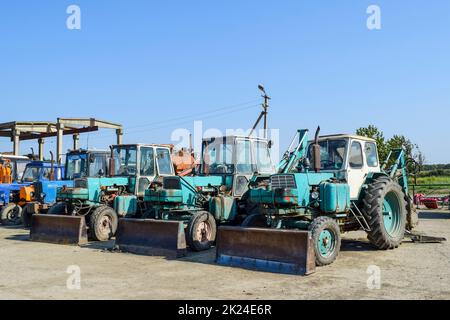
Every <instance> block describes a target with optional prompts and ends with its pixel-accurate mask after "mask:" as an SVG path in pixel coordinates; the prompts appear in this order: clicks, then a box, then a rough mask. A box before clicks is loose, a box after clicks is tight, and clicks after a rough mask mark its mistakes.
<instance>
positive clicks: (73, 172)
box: [21, 149, 111, 227]
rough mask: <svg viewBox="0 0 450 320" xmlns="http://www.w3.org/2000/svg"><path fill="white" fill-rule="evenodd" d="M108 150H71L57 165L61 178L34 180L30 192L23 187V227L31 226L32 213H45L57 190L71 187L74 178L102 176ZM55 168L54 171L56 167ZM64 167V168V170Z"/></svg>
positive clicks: (107, 161)
mask: <svg viewBox="0 0 450 320" xmlns="http://www.w3.org/2000/svg"><path fill="white" fill-rule="evenodd" d="M110 154H111V152H110V151H107V150H84V149H80V150H71V151H69V152H67V154H66V164H65V166H64V167H61V166H59V167H58V168H59V170H60V174H59V175H60V176H61V178H60V179H59V180H58V179H54V180H42V179H39V180H36V181H35V182H34V183H33V184H32V188H28V189H31V191H30V194H29V195H28V194H27V188H26V187H23V188H22V189H23V192H22V190H21V192H22V193H23V194H26V197H24V198H25V199H27V203H26V205H25V206H24V209H23V211H22V222H23V224H24V226H25V227H30V226H31V217H32V215H34V214H39V213H41V214H43V213H47V212H48V210H49V208H51V207H52V206H53V205H54V204H55V203H56V199H57V190H58V189H59V188H62V187H64V186H65V187H73V181H74V180H75V179H81V178H85V177H93V178H94V177H102V176H104V175H105V173H106V172H108V165H109V158H110ZM58 168H55V171H56V170H57V169H58ZM64 169H65V170H64Z"/></svg>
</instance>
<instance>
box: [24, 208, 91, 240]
mask: <svg viewBox="0 0 450 320" xmlns="http://www.w3.org/2000/svg"><path fill="white" fill-rule="evenodd" d="M30 240H31V241H35V242H46V243H54V244H65V245H83V244H86V243H87V242H88V236H87V226H86V220H85V218H84V217H82V216H63V215H47V214H35V215H33V216H32V223H31V230H30Z"/></svg>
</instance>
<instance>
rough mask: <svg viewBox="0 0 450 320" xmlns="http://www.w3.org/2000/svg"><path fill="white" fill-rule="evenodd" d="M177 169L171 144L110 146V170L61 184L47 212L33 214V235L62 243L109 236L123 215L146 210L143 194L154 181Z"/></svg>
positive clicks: (44, 239) (105, 238)
mask: <svg viewBox="0 0 450 320" xmlns="http://www.w3.org/2000/svg"><path fill="white" fill-rule="evenodd" d="M173 175H174V167H173V163H172V159H171V150H170V148H169V147H168V146H164V145H145V144H132V145H115V146H112V147H111V160H110V168H109V174H108V176H101V177H98V176H91V177H83V178H77V179H75V181H74V186H73V187H70V188H69V187H63V188H60V189H58V193H57V201H58V202H57V203H56V204H55V205H54V206H53V207H51V208H50V209H49V211H48V214H47V215H39V214H38V215H34V216H33V222H32V227H31V234H30V237H31V240H33V241H41V242H50V243H58V244H81V243H85V242H87V241H88V239H91V240H96V241H106V240H109V239H111V238H112V237H113V236H114V235H115V233H116V230H117V226H118V222H119V217H120V218H121V217H139V216H140V215H141V214H142V213H143V212H145V211H146V210H147V207H146V204H145V202H144V201H143V199H144V195H145V190H146V189H148V188H149V186H150V184H151V183H152V182H153V181H154V180H156V179H160V178H163V177H166V176H173Z"/></svg>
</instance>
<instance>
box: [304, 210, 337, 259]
mask: <svg viewBox="0 0 450 320" xmlns="http://www.w3.org/2000/svg"><path fill="white" fill-rule="evenodd" d="M309 230H310V231H311V234H312V239H313V245H314V253H315V256H316V265H317V266H318V267H323V266H327V265H330V264H332V263H333V262H334V261H336V259H337V257H338V256H339V252H340V251H341V230H340V228H339V225H338V224H337V222H336V221H335V220H334V219H331V218H329V217H319V218H316V219H315V220H314V221H313V222H312V223H311V225H310V226H309Z"/></svg>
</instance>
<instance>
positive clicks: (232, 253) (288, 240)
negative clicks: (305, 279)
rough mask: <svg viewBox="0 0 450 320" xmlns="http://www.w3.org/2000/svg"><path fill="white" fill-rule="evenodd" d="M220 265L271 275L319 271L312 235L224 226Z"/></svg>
mask: <svg viewBox="0 0 450 320" xmlns="http://www.w3.org/2000/svg"><path fill="white" fill-rule="evenodd" d="M217 263H218V264H220V265H225V266H232V267H243V268H247V269H256V270H261V271H268V272H277V273H286V274H297V275H309V274H312V273H314V272H315V269H316V263H315V254H314V247H313V243H312V237H311V233H310V232H308V231H296V230H275V229H256V228H241V227H220V228H219V233H218V237H217Z"/></svg>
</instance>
